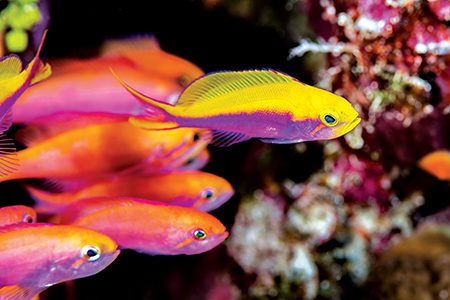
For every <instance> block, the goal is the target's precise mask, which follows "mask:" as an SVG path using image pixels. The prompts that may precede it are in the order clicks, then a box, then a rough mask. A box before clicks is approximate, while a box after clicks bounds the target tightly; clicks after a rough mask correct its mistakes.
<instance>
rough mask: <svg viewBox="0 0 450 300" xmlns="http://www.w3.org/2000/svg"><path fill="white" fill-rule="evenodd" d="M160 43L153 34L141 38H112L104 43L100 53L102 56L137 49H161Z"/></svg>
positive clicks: (116, 54)
mask: <svg viewBox="0 0 450 300" xmlns="http://www.w3.org/2000/svg"><path fill="white" fill-rule="evenodd" d="M159 49H160V47H159V43H158V41H157V40H156V38H154V37H152V36H144V37H139V38H128V39H120V40H110V41H106V42H104V43H103V45H102V47H101V49H100V54H101V56H105V57H108V56H118V55H121V54H126V53H129V52H135V51H139V52H141V51H153V50H159Z"/></svg>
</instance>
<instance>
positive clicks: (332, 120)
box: [323, 114, 338, 126]
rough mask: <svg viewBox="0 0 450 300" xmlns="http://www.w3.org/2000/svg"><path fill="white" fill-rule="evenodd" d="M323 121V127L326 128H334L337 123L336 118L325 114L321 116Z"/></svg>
mask: <svg viewBox="0 0 450 300" xmlns="http://www.w3.org/2000/svg"><path fill="white" fill-rule="evenodd" d="M323 120H324V121H325V122H324V123H325V125H327V126H334V125H336V124H337V123H338V120H337V118H336V117H334V116H333V115H331V114H326V115H324V116H323Z"/></svg>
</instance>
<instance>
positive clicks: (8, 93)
mask: <svg viewBox="0 0 450 300" xmlns="http://www.w3.org/2000/svg"><path fill="white" fill-rule="evenodd" d="M45 35H46V34H45V32H44V35H43V36H42V40H41V43H40V45H39V48H38V50H37V52H36V55H35V57H34V58H33V59H32V60H31V62H30V63H29V64H28V66H27V67H26V68H25V69H23V68H22V62H21V60H20V58H19V57H18V56H16V55H14V54H12V55H9V56H5V57H2V58H1V59H0V175H8V174H11V173H13V172H15V171H16V169H17V166H18V163H19V161H18V160H17V157H16V152H15V151H16V147H15V145H14V142H13V140H11V139H10V138H9V137H7V136H6V135H4V133H5V132H6V131H7V130H8V129H9V128H10V127H11V124H12V107H13V106H14V104H15V103H16V102H17V100H18V99H19V98H20V97H21V96H22V94H23V93H24V92H25V91H26V90H27V89H29V88H30V87H31V86H34V85H36V84H37V83H39V82H41V81H43V80H44V79H47V78H48V77H49V76H50V75H51V67H50V65H49V64H44V63H43V62H42V61H41V60H40V59H39V55H40V53H41V49H42V45H43V43H44V39H45Z"/></svg>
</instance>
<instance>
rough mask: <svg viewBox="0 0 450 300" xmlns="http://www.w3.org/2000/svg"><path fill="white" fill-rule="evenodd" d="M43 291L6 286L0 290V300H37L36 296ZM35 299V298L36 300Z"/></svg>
mask: <svg viewBox="0 0 450 300" xmlns="http://www.w3.org/2000/svg"><path fill="white" fill-rule="evenodd" d="M42 290H43V289H39V290H38V289H31V288H23V287H20V286H18V285H8V286H3V287H1V288H0V300H32V299H39V296H38V295H37V294H38V293H39V292H40V291H42ZM36 297H37V298H36Z"/></svg>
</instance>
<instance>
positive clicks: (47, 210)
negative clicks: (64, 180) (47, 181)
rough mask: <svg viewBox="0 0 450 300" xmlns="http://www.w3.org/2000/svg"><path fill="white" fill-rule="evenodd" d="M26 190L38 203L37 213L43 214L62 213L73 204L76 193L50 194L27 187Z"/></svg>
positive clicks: (36, 206)
mask: <svg viewBox="0 0 450 300" xmlns="http://www.w3.org/2000/svg"><path fill="white" fill-rule="evenodd" d="M26 190H27V191H28V193H30V195H31V197H32V198H33V199H34V200H35V201H36V205H35V209H36V211H37V212H38V213H43V214H54V213H59V212H61V211H62V210H64V208H66V206H68V205H69V204H71V202H72V199H73V198H74V194H75V192H66V193H50V192H47V191H43V190H40V189H37V188H34V187H31V186H26Z"/></svg>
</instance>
